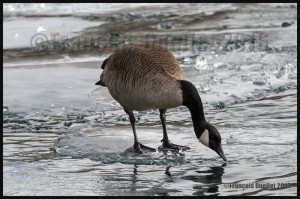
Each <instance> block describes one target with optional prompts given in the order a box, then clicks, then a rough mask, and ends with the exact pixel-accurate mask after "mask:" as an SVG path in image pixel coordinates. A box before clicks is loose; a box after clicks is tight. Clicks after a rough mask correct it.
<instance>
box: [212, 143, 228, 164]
mask: <svg viewBox="0 0 300 199" xmlns="http://www.w3.org/2000/svg"><path fill="white" fill-rule="evenodd" d="M215 152H217V154H218V155H219V156H220V157H221V158H223V160H224V161H227V158H226V157H225V155H224V152H223V149H222V146H221V145H219V146H218V147H217V148H216V149H215Z"/></svg>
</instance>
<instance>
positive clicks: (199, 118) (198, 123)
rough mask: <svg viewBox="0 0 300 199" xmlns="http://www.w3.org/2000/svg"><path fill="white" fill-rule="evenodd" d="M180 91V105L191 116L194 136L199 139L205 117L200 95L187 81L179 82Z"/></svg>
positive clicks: (203, 128) (203, 127)
mask: <svg viewBox="0 0 300 199" xmlns="http://www.w3.org/2000/svg"><path fill="white" fill-rule="evenodd" d="M180 84H181V89H182V99H183V101H182V105H184V106H186V107H187V108H188V109H189V110H190V112H191V116H192V120H193V125H194V130H195V133H196V136H197V137H198V138H199V137H200V135H201V134H202V132H203V131H204V130H205V124H206V120H205V116H204V111H203V105H202V101H201V98H200V95H199V93H198V91H197V89H196V87H195V86H194V85H193V84H192V83H191V82H189V81H186V80H181V81H180Z"/></svg>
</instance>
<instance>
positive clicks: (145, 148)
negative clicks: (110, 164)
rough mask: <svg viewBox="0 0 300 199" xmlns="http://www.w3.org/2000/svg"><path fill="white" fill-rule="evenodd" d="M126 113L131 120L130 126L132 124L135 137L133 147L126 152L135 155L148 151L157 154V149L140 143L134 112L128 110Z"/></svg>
mask: <svg viewBox="0 0 300 199" xmlns="http://www.w3.org/2000/svg"><path fill="white" fill-rule="evenodd" d="M124 110H125V109H124ZM125 112H126V113H127V114H128V115H129V120H130V124H131V127H132V131H133V136H134V144H133V146H132V147H130V148H128V149H126V150H125V152H133V153H143V152H146V151H149V152H155V151H156V150H155V149H153V148H150V147H148V146H145V145H143V144H141V143H140V142H139V141H138V139H137V136H136V132H135V117H134V115H133V112H132V111H127V110H125Z"/></svg>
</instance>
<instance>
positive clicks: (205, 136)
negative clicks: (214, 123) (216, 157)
mask: <svg viewBox="0 0 300 199" xmlns="http://www.w3.org/2000/svg"><path fill="white" fill-rule="evenodd" d="M199 141H200V142H201V143H202V144H204V145H205V146H207V147H209V146H208V145H209V136H208V131H207V129H205V130H204V132H203V133H202V135H201V136H200V138H199Z"/></svg>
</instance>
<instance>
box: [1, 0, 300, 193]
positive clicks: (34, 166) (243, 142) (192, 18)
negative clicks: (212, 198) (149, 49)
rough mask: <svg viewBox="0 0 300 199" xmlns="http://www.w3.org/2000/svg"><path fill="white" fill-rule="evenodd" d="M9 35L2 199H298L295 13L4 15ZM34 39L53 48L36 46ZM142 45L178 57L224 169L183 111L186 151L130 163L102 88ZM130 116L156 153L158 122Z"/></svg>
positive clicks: (28, 9) (99, 8) (12, 10)
mask: <svg viewBox="0 0 300 199" xmlns="http://www.w3.org/2000/svg"><path fill="white" fill-rule="evenodd" d="M3 27H4V31H3V34H4V37H3V40H4V44H3V50H4V53H3V59H4V62H3V73H4V74H3V78H4V80H3V194H4V195H155V196H161V195H170V196H177V195H221V196H223V195H297V158H296V155H297V133H296V132H297V36H296V31H297V5H296V4H260V5H257V4H246V5H245V4H244V5H243V6H242V5H240V4H172V5H169V4H155V5H152V4H151V5H150V4H140V5H135V4H124V5H123V4H96V5H94V4H93V5H90V4H80V5H78V4H4V6H3ZM37 33H42V34H44V35H45V36H46V37H47V38H48V43H47V45H44V44H45V43H43V42H42V43H40V44H38V45H36V44H37V43H34V45H33V46H31V45H32V43H31V38H32V37H33V35H35V34H37ZM53 35H56V36H57V37H54V36H53ZM99 35H100V37H101V38H100V40H86V38H87V37H90V38H96V39H97V38H98V37H99ZM78 38H79V39H78ZM82 38H83V40H80V39H82ZM67 39H69V40H68V42H66V40H67ZM101 39H103V40H101ZM70 41H71V43H70ZM44 42H45V41H44ZM138 42H156V43H161V44H162V45H165V46H167V47H168V48H170V49H171V50H172V52H173V53H174V55H175V56H176V58H177V59H178V61H179V63H180V66H181V67H182V70H183V74H184V78H185V79H187V80H189V81H191V82H193V83H194V84H195V86H196V87H197V89H198V91H199V93H200V96H201V98H202V101H203V103H204V109H205V114H206V118H207V120H208V121H210V123H212V124H214V125H215V126H216V127H217V128H218V130H219V131H220V133H221V135H222V139H223V140H222V143H223V150H224V153H225V154H226V156H227V159H228V161H227V162H224V161H223V160H222V159H221V158H219V157H218V155H217V154H216V153H215V152H213V151H211V150H210V149H208V148H207V147H205V146H203V145H202V144H200V143H199V141H197V139H196V136H195V133H194V132H193V127H192V121H191V117H190V113H189V111H188V109H187V108H185V107H178V108H174V109H170V110H168V111H167V130H168V134H169V138H170V140H171V141H172V142H173V143H177V144H181V145H188V146H189V147H190V148H191V150H189V151H185V152H183V151H179V152H177V153H171V152H168V153H167V152H165V153H163V152H155V153H146V154H142V155H132V154H125V153H124V150H125V149H126V148H128V147H129V146H131V145H132V144H133V135H132V130H131V127H130V123H129V120H128V117H127V115H126V113H125V112H124V111H123V110H122V108H121V106H120V105H119V104H118V103H117V102H115V101H114V100H113V99H112V97H111V96H110V95H109V93H108V91H107V89H106V88H102V87H98V86H95V85H94V84H95V82H97V81H98V79H99V75H100V72H101V70H100V69H99V68H100V65H101V63H102V61H103V60H104V59H105V58H106V57H107V56H108V55H109V54H110V53H111V52H112V51H113V50H114V49H115V48H116V47H118V46H122V45H126V44H129V43H138ZM66 44H72V45H66ZM42 47H43V48H42ZM135 116H136V119H137V122H136V123H137V134H138V137H139V139H140V141H141V142H142V143H143V144H145V145H148V146H150V147H153V148H157V147H158V146H160V145H161V142H160V140H161V139H162V127H161V123H160V119H159V113H158V110H149V111H142V112H135Z"/></svg>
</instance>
